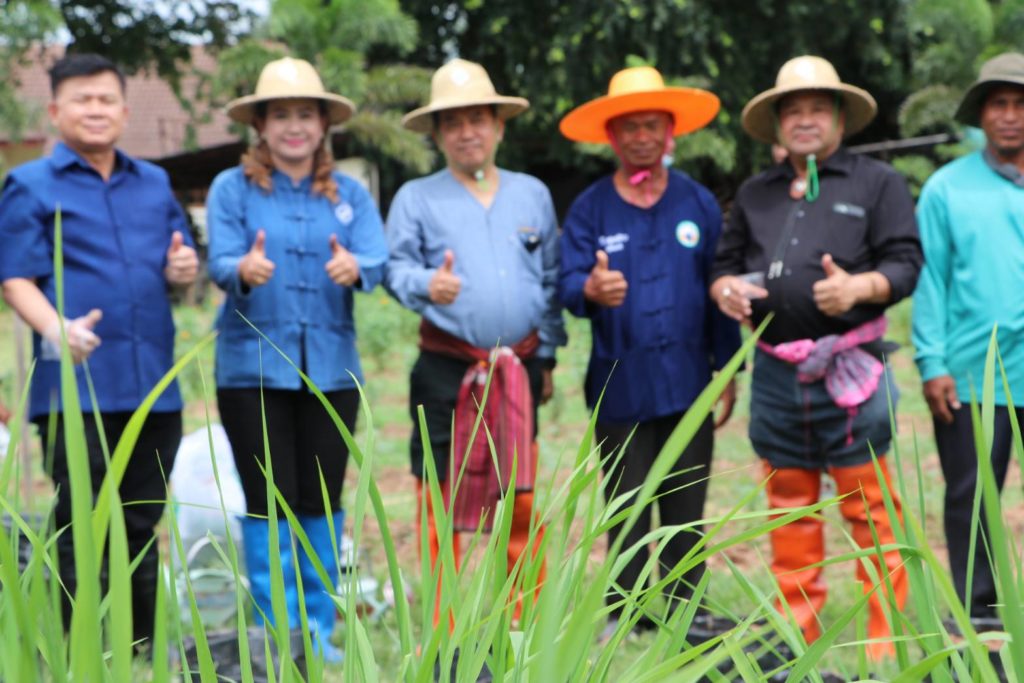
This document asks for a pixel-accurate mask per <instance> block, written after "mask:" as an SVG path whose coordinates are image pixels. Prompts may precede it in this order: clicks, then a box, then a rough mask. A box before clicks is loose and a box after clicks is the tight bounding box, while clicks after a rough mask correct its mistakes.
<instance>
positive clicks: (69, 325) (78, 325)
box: [41, 308, 103, 365]
mask: <svg viewBox="0 0 1024 683" xmlns="http://www.w3.org/2000/svg"><path fill="white" fill-rule="evenodd" d="M102 318H103V311H101V310H100V309H98V308H94V309H92V310H91V311H89V312H88V313H87V314H86V315H83V316H82V317H80V318H75V319H74V320H68V319H67V318H65V319H64V331H65V333H66V334H67V336H68V348H69V349H70V350H71V359H72V360H73V361H74V362H75V364H76V365H77V364H78V363H81V362H82V361H84V360H85V359H86V358H88V357H89V354H91V353H92V352H93V351H95V350H96V347H97V346H99V345H100V338H99V337H97V336H96V333H95V332H93V329H94V328H95V327H96V324H97V323H99V321H100V320H101V319H102ZM42 336H43V343H42V349H41V355H42V359H43V360H60V321H57V322H55V323H53V324H52V325H50V327H49V328H48V329H47V330H46V331H45V332H44V333H43V335H42Z"/></svg>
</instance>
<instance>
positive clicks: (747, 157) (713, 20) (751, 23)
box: [403, 0, 911, 185]
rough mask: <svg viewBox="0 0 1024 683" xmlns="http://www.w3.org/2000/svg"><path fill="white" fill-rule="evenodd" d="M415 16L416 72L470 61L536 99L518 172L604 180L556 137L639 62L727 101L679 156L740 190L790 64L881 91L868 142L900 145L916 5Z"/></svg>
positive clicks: (514, 10) (794, 4)
mask: <svg viewBox="0 0 1024 683" xmlns="http://www.w3.org/2000/svg"><path fill="white" fill-rule="evenodd" d="M403 6H404V7H405V9H406V11H408V12H409V13H411V14H412V16H413V17H415V18H416V20H417V21H418V22H419V24H420V35H421V41H420V46H419V48H418V49H417V51H416V53H415V58H414V61H415V62H417V63H424V64H430V65H432V66H437V65H440V64H441V63H443V61H445V59H446V58H448V57H449V56H451V55H454V54H459V55H460V56H462V57H464V58H466V59H471V60H474V61H478V62H481V63H482V64H483V65H484V66H485V67H486V68H487V69H488V71H489V73H490V74H491V76H492V78H493V80H494V81H495V82H496V85H497V86H498V88H499V89H501V90H504V91H507V92H509V93H514V94H518V95H523V96H525V97H528V98H529V99H530V101H531V103H532V107H531V110H530V111H529V112H527V113H526V114H525V115H524V116H522V117H520V119H517V120H516V122H515V124H514V125H512V126H510V128H509V132H508V134H507V136H506V144H505V145H504V147H505V150H504V153H505V161H506V162H508V163H510V164H516V165H519V166H520V167H531V166H535V165H538V164H545V163H557V164H560V165H563V166H573V167H579V168H582V169H584V170H587V169H589V170H591V171H593V170H594V168H595V164H594V163H592V162H590V161H588V160H587V159H586V158H584V157H583V156H581V152H580V150H579V149H578V148H575V147H573V146H572V145H571V144H570V143H569V142H568V141H566V140H564V139H563V138H562V137H561V136H560V135H559V134H558V133H557V130H558V129H557V124H558V121H559V119H560V118H561V117H562V116H564V115H565V113H567V112H568V111H569V110H570V109H571V108H573V107H574V106H576V105H578V104H580V103H582V102H585V101H587V100H589V99H591V98H593V97H596V96H598V95H601V94H604V92H606V90H607V85H608V80H609V78H610V77H611V76H612V74H613V73H614V72H615V71H617V70H619V69H621V68H623V67H624V66H626V65H627V62H628V61H629V60H630V59H634V60H642V61H644V62H646V63H650V64H654V65H656V66H657V67H658V68H659V69H660V70H661V71H662V73H663V74H664V75H665V76H666V77H669V78H671V79H673V80H683V81H691V82H692V81H693V80H694V79H699V80H701V81H702V82H704V83H706V85H707V86H708V87H709V88H710V89H711V90H712V91H713V92H715V93H716V94H717V95H718V96H719V97H720V98H721V100H722V113H721V114H720V115H719V117H718V119H717V120H716V122H715V123H714V124H713V125H712V126H711V127H710V128H709V129H708V133H705V134H704V135H702V136H693V137H692V138H691V139H688V140H684V141H682V142H681V144H680V155H681V156H683V157H685V158H684V159H683V163H684V164H688V166H689V167H691V168H692V167H694V166H697V167H699V168H700V169H701V170H702V171H703V174H702V177H704V178H708V177H709V176H710V177H711V178H712V179H714V178H715V177H716V176H717V179H718V181H719V183H720V184H721V183H725V184H727V185H734V184H735V182H736V179H737V178H742V177H743V176H745V175H746V174H747V173H749V172H750V171H751V170H752V169H754V168H756V167H757V166H759V165H761V164H763V163H765V162H766V160H767V150H764V149H762V146H760V145H757V144H756V143H753V142H752V141H751V140H750V139H749V138H748V137H747V136H745V135H744V134H743V133H742V129H741V127H740V122H739V113H740V111H741V110H742V108H743V105H744V104H745V103H746V102H747V101H748V100H749V99H750V98H751V97H752V96H753V95H755V94H756V93H757V92H759V91H761V90H764V89H765V88H768V87H770V86H771V85H772V84H773V83H774V80H775V75H776V73H777V71H778V68H779V67H780V66H781V65H782V64H783V62H785V61H786V60H787V59H789V58H791V57H794V56H796V55H799V54H818V55H821V56H823V57H825V58H827V59H829V60H830V61H832V62H833V64H835V66H836V68H837V70H838V71H839V74H840V76H841V77H843V78H844V79H845V80H847V81H849V82H852V83H854V84H856V85H859V86H861V87H864V88H866V89H867V90H869V91H870V92H871V93H872V94H873V95H874V96H875V97H876V99H878V101H879V104H880V106H881V115H880V117H879V118H878V120H877V121H876V123H875V124H873V125H872V126H871V128H869V129H868V131H866V132H865V133H863V134H862V136H863V137H865V138H869V139H870V138H879V137H884V136H888V135H894V134H895V133H896V113H897V105H898V103H899V102H900V101H901V100H902V99H903V97H905V95H906V92H907V89H906V87H907V82H908V79H909V74H910V65H911V57H910V51H909V44H908V41H907V35H908V27H907V12H906V7H907V2H906V0H718V1H716V2H696V1H695V0H666V1H664V2H647V1H645V0H581V1H579V2H562V1H561V0H522V1H521V2H514V3H512V2H498V1H496V0H469V1H465V2H438V1H437V0H407V1H406V2H405V3H404V5H403ZM630 56H632V57H630ZM693 154H697V155H698V158H696V159H695V158H694V157H693V156H688V155H693ZM687 160H688V161H687Z"/></svg>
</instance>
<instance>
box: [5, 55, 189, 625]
mask: <svg viewBox="0 0 1024 683" xmlns="http://www.w3.org/2000/svg"><path fill="white" fill-rule="evenodd" d="M50 82H51V89H52V93H53V100H52V102H51V103H50V105H49V114H50V119H51V121H52V123H53V125H54V126H55V128H56V129H57V131H58V132H59V135H60V142H58V143H57V145H56V147H55V148H54V150H53V153H52V154H51V155H50V156H49V157H47V158H43V159H39V160H37V161H33V162H30V163H27V164H24V165H23V166H20V167H18V168H15V169H14V170H12V171H11V173H10V175H9V176H8V177H7V180H6V183H5V185H4V189H3V194H2V196H0V244H3V250H2V251H0V281H2V282H3V293H4V298H5V299H6V300H7V303H8V304H9V305H10V306H11V307H12V308H13V309H14V310H15V311H17V313H18V315H20V316H21V317H22V318H23V319H24V320H25V321H26V322H27V323H28V324H29V325H30V326H31V327H32V329H33V330H34V331H35V335H34V350H35V355H36V358H37V365H36V370H35V374H34V376H33V378H32V389H31V403H30V406H29V412H30V417H31V419H32V420H33V421H35V422H36V424H37V425H38V426H39V428H40V431H41V433H42V435H43V439H44V442H45V443H47V444H49V447H50V448H52V451H53V460H52V462H51V463H49V465H50V467H52V472H51V474H52V477H53V482H54V486H55V488H56V489H57V502H56V510H55V519H56V525H57V528H58V529H64V531H63V533H62V534H61V535H60V536H59V537H58V542H57V548H58V555H59V564H60V572H61V578H62V580H63V581H64V585H65V586H66V588H67V590H68V594H69V595H71V596H74V595H75V589H76V587H77V582H76V577H75V564H74V548H73V545H72V536H71V531H70V529H65V528H64V527H66V526H67V525H68V524H70V522H71V495H70V476H69V472H68V462H67V454H66V452H65V446H64V434H63V427H64V420H63V415H62V414H61V413H62V406H61V401H60V376H59V372H60V362H59V350H60V339H61V325H62V322H63V328H64V330H65V332H66V336H67V340H68V345H69V346H70V350H71V355H72V357H73V359H74V361H75V363H76V364H79V365H78V367H77V368H76V375H77V378H78V392H79V395H80V397H81V401H82V409H83V411H84V412H85V413H86V415H84V423H85V437H86V442H87V446H88V455H89V469H90V474H91V479H92V488H93V496H95V495H96V493H97V492H98V491H99V489H100V486H101V484H102V483H103V478H104V476H105V474H106V469H107V468H106V463H105V459H104V449H103V446H102V441H101V434H100V432H99V430H98V428H97V425H96V418H97V417H99V418H100V419H101V420H102V424H103V435H102V436H104V437H105V440H106V443H107V444H109V446H110V448H111V449H113V446H114V445H115V444H116V443H117V442H118V440H119V439H120V437H121V434H122V432H123V431H124V429H125V426H126V425H127V422H128V419H129V418H130V416H131V414H132V412H133V411H134V410H135V409H136V408H138V407H139V405H140V403H141V402H142V400H143V399H144V398H145V396H146V395H147V393H149V391H150V390H151V389H152V388H153V387H154V385H156V383H157V382H158V381H159V380H160V378H161V377H163V376H164V375H165V374H166V373H167V371H168V370H170V368H171V365H172V364H173V359H174V322H173V320H172V319H171V307H170V302H169V300H168V296H167V292H168V286H184V285H188V284H189V283H191V282H192V281H193V280H194V279H195V276H196V272H197V269H198V259H197V258H196V253H195V250H194V249H193V248H192V247H191V246H189V244H190V243H191V238H190V237H189V233H188V226H187V222H186V219H185V215H184V213H183V212H182V210H181V207H180V205H179V204H178V202H177V201H176V200H175V198H174V195H173V194H172V193H171V188H170V184H169V182H168V179H167V175H166V173H164V171H162V170H161V169H159V168H157V167H156V166H153V165H152V164H148V163H146V162H143V161H139V160H137V159H132V158H130V157H128V156H127V155H125V154H124V153H122V152H120V151H118V150H117V149H115V144H116V142H117V139H118V137H119V136H120V134H121V131H122V130H123V128H124V125H125V121H126V119H127V114H128V112H127V108H126V106H125V98H124V88H125V81H124V76H123V74H122V73H121V72H120V70H119V69H118V68H117V67H116V66H115V65H114V64H113V63H112V62H110V61H109V60H107V59H105V58H103V57H100V56H98V55H70V56H67V57H65V58H63V59H61V60H60V61H58V62H57V63H56V64H54V66H53V68H52V69H51V71H50ZM58 210H59V212H60V216H61V220H62V226H63V252H64V273H63V278H64V299H65V300H64V311H65V316H66V318H65V320H63V321H61V320H60V318H59V316H58V314H57V310H56V277H55V273H54V266H53V258H54V221H55V218H56V215H57V213H58ZM87 374H88V376H89V378H91V380H92V383H93V386H94V388H95V395H96V403H95V404H93V402H92V399H91V397H90V394H89V390H88V386H87V377H86V375H87ZM53 408H55V409H56V411H57V414H56V415H53V416H51V415H50V412H51V409H53ZM181 408H182V401H181V395H180V394H179V391H178V388H177V386H176V385H171V387H169V388H168V389H167V390H166V391H165V392H164V393H163V394H162V395H161V396H160V397H159V398H158V399H157V401H156V403H155V404H154V406H153V409H152V413H151V415H150V416H149V417H148V419H147V420H146V423H145V426H144V427H143V429H142V432H141V433H140V435H139V439H138V443H137V444H136V447H135V449H134V451H133V453H132V456H131V459H130V460H129V461H128V466H127V468H126V470H125V472H124V477H123V479H122V481H121V486H120V491H121V498H122V500H123V502H124V503H125V507H124V517H125V524H126V527H127V536H128V547H129V548H128V549H129V552H130V553H131V555H132V558H133V559H134V558H135V557H136V556H138V555H140V554H142V553H143V551H145V554H144V555H143V557H142V559H141V562H140V563H139V565H138V567H137V568H136V570H135V573H134V574H133V575H132V593H133V602H134V604H133V622H134V631H135V638H136V639H141V638H147V637H149V636H150V635H151V634H152V632H153V619H154V616H155V599H156V582H157V581H158V580H160V577H159V558H158V554H157V543H156V540H155V536H154V527H155V525H156V524H157V522H159V520H160V517H161V516H162V514H163V505H162V504H160V503H152V502H147V503H141V502H136V501H162V500H164V499H165V498H166V493H165V483H164V476H165V475H168V474H169V473H170V471H171V467H172V465H173V463H174V456H175V453H176V452H177V449H178V442H179V441H180V439H181V430H182V426H181ZM94 414H98V415H94ZM147 544H149V547H148V549H147V547H146V546H147ZM64 607H65V626H68V625H69V623H70V622H69V618H70V605H69V604H68V603H67V602H66V601H65V605H64Z"/></svg>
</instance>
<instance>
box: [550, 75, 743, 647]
mask: <svg viewBox="0 0 1024 683" xmlns="http://www.w3.org/2000/svg"><path fill="white" fill-rule="evenodd" d="M718 106H719V105H718V98H717V97H715V96H714V95H712V94H711V93H709V92H705V91H703V90H696V89H692V88H667V87H665V85H664V82H663V81H662V77H661V74H660V73H658V72H657V71H656V70H655V69H653V68H651V67H638V68H632V69H625V70H623V71H620V72H619V73H617V74H616V75H615V76H614V77H613V78H612V80H611V83H610V84H609V88H608V95H607V96H605V97H600V98H598V99H596V100H592V101H591V102H588V103H586V104H584V105H582V106H580V107H577V108H576V109H574V110H573V111H572V112H570V113H569V114H568V115H567V116H566V117H565V118H564V119H562V123H561V126H560V128H561V131H562V133H563V134H564V135H565V136H566V137H568V138H570V139H572V140H576V141H579V142H589V143H604V144H610V145H611V146H612V148H613V149H614V150H615V152H616V154H617V156H618V158H619V168H618V169H617V170H616V171H615V173H614V174H613V175H611V176H609V177H606V178H603V179H601V180H599V181H597V182H596V183H594V184H593V185H591V186H590V187H589V188H587V190H585V191H584V192H583V194H581V195H580V196H579V197H578V198H577V199H576V201H575V202H574V203H573V205H572V208H570V209H569V214H568V216H567V217H566V219H565V225H564V236H563V239H562V271H561V280H560V291H561V298H562V302H563V304H564V305H565V307H566V308H567V309H569V310H570V311H571V312H572V313H573V314H574V315H576V316H580V317H587V318H589V319H590V321H591V329H592V331H593V348H592V351H591V355H590V365H589V367H588V370H587V378H586V387H585V391H586V400H587V405H588V406H589V407H591V408H594V406H595V404H596V403H597V400H598V397H599V396H600V395H601V392H602V391H604V398H603V400H602V403H601V407H600V412H599V414H598V417H597V428H596V438H597V439H598V441H599V442H601V443H602V446H601V447H602V456H603V460H602V465H603V467H604V471H605V478H606V484H605V486H606V487H607V488H606V497H607V498H608V500H611V499H612V498H613V497H615V496H616V495H619V494H623V493H626V492H628V491H632V490H634V489H637V488H638V487H640V486H641V485H642V484H643V482H644V480H645V479H646V477H647V474H648V472H649V471H650V468H651V466H652V465H653V463H654V460H655V458H656V457H657V456H658V453H659V452H660V451H661V449H662V447H663V446H664V444H665V442H666V441H667V440H668V437H669V435H670V434H671V433H672V430H673V429H674V428H675V427H676V425H677V424H678V423H679V420H680V419H681V418H682V415H683V413H684V412H685V411H686V409H687V408H689V407H690V405H691V404H692V403H693V401H694V399H696V398H697V395H698V394H699V393H700V392H701V390H702V389H703V388H704V387H705V386H706V385H707V383H708V382H709V381H710V379H711V375H712V373H713V372H714V371H716V370H719V369H721V368H722V367H723V366H724V365H725V363H726V362H727V361H728V360H729V359H730V358H731V357H732V355H733V354H734V353H735V352H736V351H737V350H738V349H739V346H740V335H739V327H738V325H737V324H736V323H735V322H733V321H731V320H729V319H728V318H727V317H726V316H724V315H722V314H721V313H720V312H719V311H718V310H717V309H716V308H715V307H714V306H713V305H712V304H711V301H710V300H709V299H708V294H707V292H708V284H709V279H708V278H709V276H710V272H711V265H712V262H713V260H714V256H715V245H716V243H717V242H718V236H719V234H720V233H721V230H722V214H721V211H720V210H719V208H718V204H717V203H716V201H715V198H714V197H713V196H712V194H711V193H710V192H709V191H708V190H707V188H705V187H704V186H702V185H700V184H699V183H697V182H696V181H694V180H693V179H691V178H690V177H689V176H687V175H686V174H684V173H682V172H679V171H675V170H670V169H668V168H667V167H666V166H665V165H664V164H663V163H662V159H663V157H664V155H665V154H666V151H667V150H668V149H669V148H670V143H671V142H672V140H673V138H674V137H675V136H678V135H684V134H686V133H690V132H693V131H695V130H697V129H699V128H702V127H704V126H705V125H707V124H708V123H709V122H710V121H711V120H712V119H713V118H714V117H715V115H716V114H717V113H718ZM734 401H735V389H734V385H733V384H732V383H730V384H729V387H728V389H727V390H726V392H725V394H724V395H723V398H722V410H721V412H720V414H719V416H718V420H717V421H716V422H715V423H714V424H712V421H711V420H710V419H708V420H707V421H705V423H704V424H703V425H702V426H701V428H700V430H699V431H698V432H697V434H696V435H694V438H693V440H692V441H691V443H690V445H689V446H688V447H687V448H686V450H685V451H683V453H682V454H681V455H680V457H679V459H678V460H677V461H676V463H675V464H674V465H673V468H672V472H671V475H670V476H668V477H666V479H665V481H664V483H663V484H662V485H661V486H660V487H659V489H658V492H657V495H658V511H659V516H660V520H661V523H662V524H663V525H666V526H667V525H677V524H691V523H693V522H695V521H697V520H699V519H700V518H701V517H702V516H703V511H704V500H705V497H706V494H707V478H708V476H709V475H710V473H711V472H710V470H711V453H712V449H713V445H714V427H715V426H720V425H722V424H724V423H725V421H726V420H727V419H728V418H729V415H730V413H731V411H732V406H733V403H734ZM634 427H635V429H636V431H635V432H634V431H633V430H634ZM631 433H632V438H631V440H630V441H629V445H628V446H627V448H626V452H625V453H623V454H621V457H620V456H619V449H620V448H621V447H622V446H623V445H624V444H626V442H627V439H629V438H630V434H631ZM652 507H653V505H652V506H649V507H647V508H646V509H645V511H644V513H643V516H642V517H641V518H640V520H639V521H638V522H637V524H636V526H635V527H633V529H631V530H630V531H629V533H628V534H627V536H626V539H625V541H624V544H623V546H622V547H623V549H627V548H630V547H632V546H634V545H636V544H637V543H640V542H641V541H642V539H643V537H644V536H645V535H647V534H648V533H649V531H650V526H651V508H652ZM620 533H621V527H619V526H617V527H614V528H612V529H611V530H610V532H609V545H611V543H614V541H615V539H616V538H617V537H618V535H619V534H620ZM699 539H700V530H699V529H696V528H692V529H690V530H687V531H686V532H682V533H678V534H676V535H675V536H673V537H672V539H671V540H670V541H669V542H668V543H667V544H666V545H665V547H664V548H663V550H662V552H661V557H660V560H661V565H662V568H663V572H667V571H669V570H671V569H672V568H674V567H675V566H676V565H677V564H678V563H679V562H680V561H681V560H682V559H683V557H684V556H685V555H686V554H687V553H688V552H689V551H690V549H691V548H693V546H694V544H695V543H696V542H697V541H698V540H699ZM647 560H648V552H647V549H646V547H641V548H639V550H638V552H637V553H636V554H635V555H634V556H633V558H632V559H631V560H630V561H629V562H628V563H627V565H626V567H625V568H624V569H623V571H622V573H621V574H620V575H619V577H618V583H619V585H620V586H621V587H622V589H623V590H624V591H630V590H632V589H633V587H634V585H635V584H636V583H637V582H638V581H639V580H640V577H641V575H642V572H643V568H644V565H645V564H646V563H647ZM702 573H703V568H702V567H693V568H692V569H691V570H690V571H688V572H687V573H686V574H685V575H684V576H683V577H682V578H681V579H680V580H679V581H677V582H674V583H672V584H670V585H668V586H667V587H666V589H665V590H666V595H667V596H668V597H669V598H670V600H669V609H675V608H676V607H677V606H678V600H679V599H682V598H686V597H688V596H689V594H690V589H691V588H692V586H693V585H695V584H696V583H697V581H699V580H700V577H701V574H702ZM638 588H639V589H642V588H643V586H639V587H638ZM607 600H608V602H609V604H610V605H615V604H616V603H619V602H620V601H621V596H620V595H617V594H611V595H608V596H607ZM618 613H619V610H618V609H613V612H612V621H611V622H610V624H609V629H614V627H615V626H614V624H615V620H616V619H617V615H618ZM641 624H642V625H644V626H649V625H650V624H649V622H648V621H646V620H644V621H642V622H641ZM606 632H607V631H606Z"/></svg>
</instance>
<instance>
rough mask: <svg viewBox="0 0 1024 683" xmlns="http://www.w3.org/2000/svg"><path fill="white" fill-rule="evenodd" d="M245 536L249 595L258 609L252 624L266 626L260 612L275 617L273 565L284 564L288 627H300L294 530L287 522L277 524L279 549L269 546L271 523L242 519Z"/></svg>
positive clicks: (283, 520) (255, 610)
mask: <svg viewBox="0 0 1024 683" xmlns="http://www.w3.org/2000/svg"><path fill="white" fill-rule="evenodd" d="M241 521H242V536H243V537H244V539H245V568H246V572H247V573H248V575H249V592H250V593H252V597H253V600H255V601H256V606H257V607H259V609H254V610H253V619H252V624H253V625H254V626H262V625H263V616H262V615H261V614H260V610H262V611H263V613H264V614H266V615H267V617H268V618H273V615H274V607H273V604H272V603H271V597H270V596H271V588H270V586H271V583H270V563H271V562H276V563H278V564H280V565H281V574H282V576H283V579H284V599H285V605H286V606H287V610H288V627H289V628H298V627H299V623H300V621H299V594H298V588H297V586H296V584H295V563H294V561H293V559H292V539H291V529H289V528H288V520H286V519H282V520H278V522H277V535H278V539H277V540H278V547H277V548H271V547H270V523H269V522H268V521H267V520H265V519H257V518H254V517H242V518H241Z"/></svg>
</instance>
